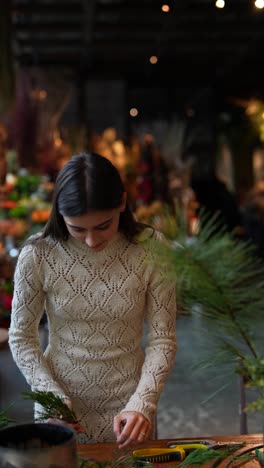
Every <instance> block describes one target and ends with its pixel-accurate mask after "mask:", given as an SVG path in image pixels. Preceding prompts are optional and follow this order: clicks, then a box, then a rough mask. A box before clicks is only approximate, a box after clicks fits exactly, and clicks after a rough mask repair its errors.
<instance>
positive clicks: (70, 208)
mask: <svg viewBox="0 0 264 468" xmlns="http://www.w3.org/2000/svg"><path fill="white" fill-rule="evenodd" d="M124 192H125V187H124V184H123V182H122V179H121V177H120V174H119V172H118V170H117V169H116V168H115V167H114V166H113V164H112V163H111V162H110V161H109V160H108V159H107V158H105V157H103V156H100V155H98V154H96V153H80V154H77V155H75V156H73V157H72V158H71V159H70V160H69V161H68V163H66V164H65V166H63V168H62V169H61V170H60V172H59V174H58V176H57V179H56V183H55V189H54V195H53V204H52V210H51V215H50V218H49V220H48V222H47V224H46V226H45V228H44V230H43V232H42V235H41V236H40V238H44V237H47V236H51V237H53V238H54V239H57V240H67V239H68V236H69V233H68V230H67V227H66V224H65V222H64V219H63V216H70V217H75V216H81V215H83V214H86V213H88V212H90V211H100V210H111V209H114V208H118V207H119V206H120V205H121V204H122V197H123V193H124ZM143 227H144V225H142V224H141V223H138V222H137V221H136V220H135V218H134V216H133V214H132V212H131V210H130V208H129V206H128V204H126V207H125V210H124V211H123V212H121V214H120V221H119V230H120V231H122V232H123V234H124V235H125V236H126V237H127V239H129V240H130V241H132V240H133V239H134V237H135V236H136V235H137V234H138V233H139V232H141V231H142V229H143Z"/></svg>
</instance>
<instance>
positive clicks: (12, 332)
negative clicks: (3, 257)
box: [9, 245, 65, 396]
mask: <svg viewBox="0 0 264 468" xmlns="http://www.w3.org/2000/svg"><path fill="white" fill-rule="evenodd" d="M44 307H45V292H44V290H43V284H42V281H41V279H40V275H39V271H38V268H37V265H36V262H35V261H34V247H33V246H31V245H29V246H26V247H24V248H23V249H22V251H21V253H20V255H19V258H18V261H17V265H16V269H15V275H14V296H13V301H12V313H11V326H10V329H9V346H10V350H11V353H12V356H13V359H14V361H15V362H16V364H17V366H18V367H19V369H20V371H21V372H22V374H23V375H24V377H25V379H26V381H27V382H28V384H29V385H30V386H31V389H32V390H33V391H51V392H54V393H56V394H59V395H62V396H65V395H64V392H63V391H62V389H61V388H60V386H59V385H58V384H57V382H55V380H54V379H53V376H52V373H51V370H50V369H49V366H48V364H47V362H46V360H45V357H44V354H43V352H42V350H41V347H40V339H39V331H38V330H39V323H40V320H41V317H42V315H43V312H44Z"/></svg>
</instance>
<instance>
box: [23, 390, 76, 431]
mask: <svg viewBox="0 0 264 468" xmlns="http://www.w3.org/2000/svg"><path fill="white" fill-rule="evenodd" d="M22 395H23V397H24V400H32V401H34V402H35V403H38V404H40V405H41V406H42V408H43V410H42V412H41V414H39V416H38V418H37V420H38V421H46V420H47V419H50V418H51V419H62V420H63V421H66V422H68V423H70V424H77V423H78V419H77V416H76V414H75V413H74V411H72V410H71V409H70V408H69V407H68V406H67V405H66V403H65V402H64V401H63V399H62V398H61V397H60V396H58V395H55V394H54V393H53V392H45V391H35V392H22Z"/></svg>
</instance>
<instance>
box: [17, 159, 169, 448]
mask: <svg viewBox="0 0 264 468" xmlns="http://www.w3.org/2000/svg"><path fill="white" fill-rule="evenodd" d="M152 237H157V235H156V234H155V233H154V234H153V231H152V230H150V229H149V228H146V227H145V226H144V225H141V224H139V223H137V222H136V221H135V219H134V218H133V215H132V213H131V211H130V209H129V207H128V205H127V202H126V193H125V190H124V186H123V183H122V181H121V178H120V175H119V173H118V171H117V169H116V168H115V167H114V166H113V165H112V164H111V162H110V161H109V160H107V159H106V158H104V157H102V156H99V155H97V154H94V153H88V154H85V153H83V154H79V155H76V156H74V157H72V158H71V160H70V161H69V162H68V163H67V164H66V165H65V166H64V167H63V168H62V169H61V170H60V172H59V175H58V177H57V181H56V185H55V190H54V198H53V207H52V211H51V216H50V218H49V221H48V222H47V224H46V226H45V228H44V230H43V232H42V233H41V234H40V235H39V236H38V238H35V239H33V240H29V242H28V244H27V245H26V246H24V247H23V249H22V250H21V253H20V256H19V258H18V262H17V266H16V271H15V277H14V286H15V287H14V298H13V310H12V322H11V328H10V332H9V337H10V338H9V342H10V348H11V351H12V354H13V357H14V359H15V361H16V363H17V365H18V366H19V368H20V370H21V372H22V373H23V374H24V376H25V378H26V379H27V382H28V383H29V384H30V385H31V388H32V390H34V391H36V390H40V391H41V390H45V391H52V392H54V393H55V394H58V395H61V396H62V397H63V398H65V401H66V402H67V404H68V406H69V407H71V408H73V410H74V411H75V413H76V414H77V417H78V418H79V421H80V424H81V426H82V427H83V428H84V429H85V433H84V434H82V435H80V436H79V441H80V442H83V443H86V442H87V443H88V442H105V441H113V440H115V438H116V440H117V443H118V444H119V447H125V446H127V445H129V444H130V443H133V442H143V441H144V440H146V439H147V438H149V437H151V434H152V431H153V419H154V417H155V413H156V408H157V402H158V399H159V396H160V392H161V390H162V388H163V385H164V383H165V380H166V378H167V376H168V373H169V371H170V369H171V367H172V365H173V362H174V357H175V352H176V337H175V319H176V306H175V287H174V284H172V283H171V282H170V281H168V280H167V279H166V278H165V277H163V275H162V272H161V271H160V269H159V268H158V267H157V265H155V262H154V261H153V258H152V253H151V252H152V251H153V250H152V249H151V248H150V245H149V244H150V239H151V238H152ZM44 309H45V311H46V314H47V317H48V325H49V326H48V329H49V344H48V347H47V349H46V351H45V353H44V354H43V353H42V351H41V349H40V347H39V338H38V325H39V321H40V319H41V317H42V315H43V311H44ZM144 321H146V322H147V325H148V335H147V336H148V338H147V346H146V349H145V353H144V352H143V350H142V347H141V341H142V336H143V325H144Z"/></svg>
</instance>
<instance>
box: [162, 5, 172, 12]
mask: <svg viewBox="0 0 264 468" xmlns="http://www.w3.org/2000/svg"><path fill="white" fill-rule="evenodd" d="M161 9H162V11H163V12H164V13H169V11H170V7H169V5H167V4H166V3H164V5H162V7H161Z"/></svg>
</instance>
